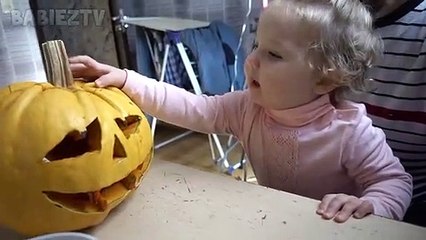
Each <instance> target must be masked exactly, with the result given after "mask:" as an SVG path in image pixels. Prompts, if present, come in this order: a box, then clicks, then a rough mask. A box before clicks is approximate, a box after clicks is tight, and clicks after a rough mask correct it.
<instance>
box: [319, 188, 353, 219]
mask: <svg viewBox="0 0 426 240" xmlns="http://www.w3.org/2000/svg"><path fill="white" fill-rule="evenodd" d="M347 198H348V196H347V195H345V194H338V195H336V196H335V197H334V198H333V199H332V200H331V201H330V203H329V204H328V207H327V209H326V210H325V211H324V214H323V215H322V216H323V218H325V219H332V218H334V216H336V214H337V213H338V212H339V211H340V209H342V207H343V205H344V204H345V203H346V201H347Z"/></svg>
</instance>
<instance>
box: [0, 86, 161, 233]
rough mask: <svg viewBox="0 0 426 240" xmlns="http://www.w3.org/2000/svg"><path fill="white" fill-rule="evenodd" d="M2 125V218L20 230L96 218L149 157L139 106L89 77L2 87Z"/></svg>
mask: <svg viewBox="0 0 426 240" xmlns="http://www.w3.org/2000/svg"><path fill="white" fill-rule="evenodd" d="M0 127H1V134H0V224H1V225H4V226H6V227H9V228H11V229H13V230H15V231H17V232H19V233H21V234H25V235H30V236H33V235H39V234H44V233H51V232H59V231H70V230H79V229H83V228H86V227H89V226H94V225H97V224H100V223H101V222H102V221H103V220H104V219H105V218H106V217H107V215H108V214H109V212H110V211H111V210H112V209H113V208H115V207H116V206H117V205H118V204H120V203H121V202H122V201H123V200H124V199H126V198H127V197H128V196H129V195H130V194H131V193H133V192H134V190H135V189H136V188H137V187H138V186H139V185H140V182H141V180H142V178H143V175H144V173H145V172H146V171H147V169H148V167H149V165H150V163H151V160H152V154H153V152H152V150H153V142H152V136H151V133H150V127H149V125H148V122H147V120H146V118H145V116H144V115H143V113H142V112H141V110H140V109H139V108H138V107H137V106H136V105H135V104H134V103H133V102H132V101H131V100H130V99H129V98H128V97H127V96H126V95H125V94H124V93H122V92H121V91H120V90H118V89H115V88H108V89H105V88H104V89H100V88H96V87H95V86H94V84H93V83H84V82H79V81H75V82H74V83H72V86H69V87H67V88H64V87H57V86H54V85H52V84H50V83H35V82H23V83H15V84H12V85H9V86H7V87H4V88H2V89H0Z"/></svg>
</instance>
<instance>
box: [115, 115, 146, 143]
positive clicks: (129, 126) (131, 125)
mask: <svg viewBox="0 0 426 240" xmlns="http://www.w3.org/2000/svg"><path fill="white" fill-rule="evenodd" d="M141 119H142V118H141V117H140V116H137V115H130V116H127V117H125V119H124V121H123V120H122V119H120V118H116V119H115V122H116V123H117V125H118V127H119V128H120V129H121V131H123V133H124V135H125V136H126V138H130V135H132V134H133V133H135V132H136V131H137V130H138V127H139V124H140V122H141Z"/></svg>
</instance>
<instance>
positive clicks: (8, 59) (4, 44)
mask: <svg viewBox="0 0 426 240" xmlns="http://www.w3.org/2000/svg"><path fill="white" fill-rule="evenodd" d="M5 2H7V1H5ZM11 2H12V5H10V4H8V5H7V6H5V7H2V1H0V16H1V22H0V87H3V86H5V85H8V84H10V83H13V82H21V81H36V82H42V81H46V75H45V72H44V68H43V62H42V56H41V53H40V48H39V45H38V44H39V43H38V40H37V36H36V33H35V29H34V22H33V20H32V18H31V16H32V15H29V14H31V11H30V6H29V3H28V0H13V1H11ZM21 20H22V21H21Z"/></svg>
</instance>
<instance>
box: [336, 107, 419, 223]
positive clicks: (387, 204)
mask: <svg viewBox="0 0 426 240" xmlns="http://www.w3.org/2000/svg"><path fill="white" fill-rule="evenodd" d="M364 113H365V111H364ZM349 139H350V141H348V145H347V147H346V151H347V152H346V153H347V154H345V155H346V156H348V158H346V159H344V160H343V164H344V166H345V167H346V168H347V170H348V174H349V175H350V176H353V177H354V179H355V180H356V181H357V182H358V183H359V184H360V185H361V186H362V187H363V189H364V191H363V194H362V197H361V199H363V200H368V201H370V202H371V203H372V204H373V207H374V214H375V215H379V216H383V217H388V218H392V219H398V220H402V219H403V217H404V214H405V212H406V210H407V208H408V206H409V204H410V201H411V197H412V178H411V175H409V174H408V173H406V172H405V170H404V168H403V166H402V165H401V163H400V162H399V159H398V158H396V157H395V156H394V155H393V153H392V150H391V148H390V147H389V146H388V145H387V143H386V137H385V135H384V133H383V131H382V130H381V129H379V128H375V127H373V126H372V124H371V120H370V119H369V118H367V117H365V115H364V114H363V116H362V117H361V119H360V121H359V122H358V123H357V126H356V127H355V129H354V132H353V134H352V136H351V137H350V138H349Z"/></svg>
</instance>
